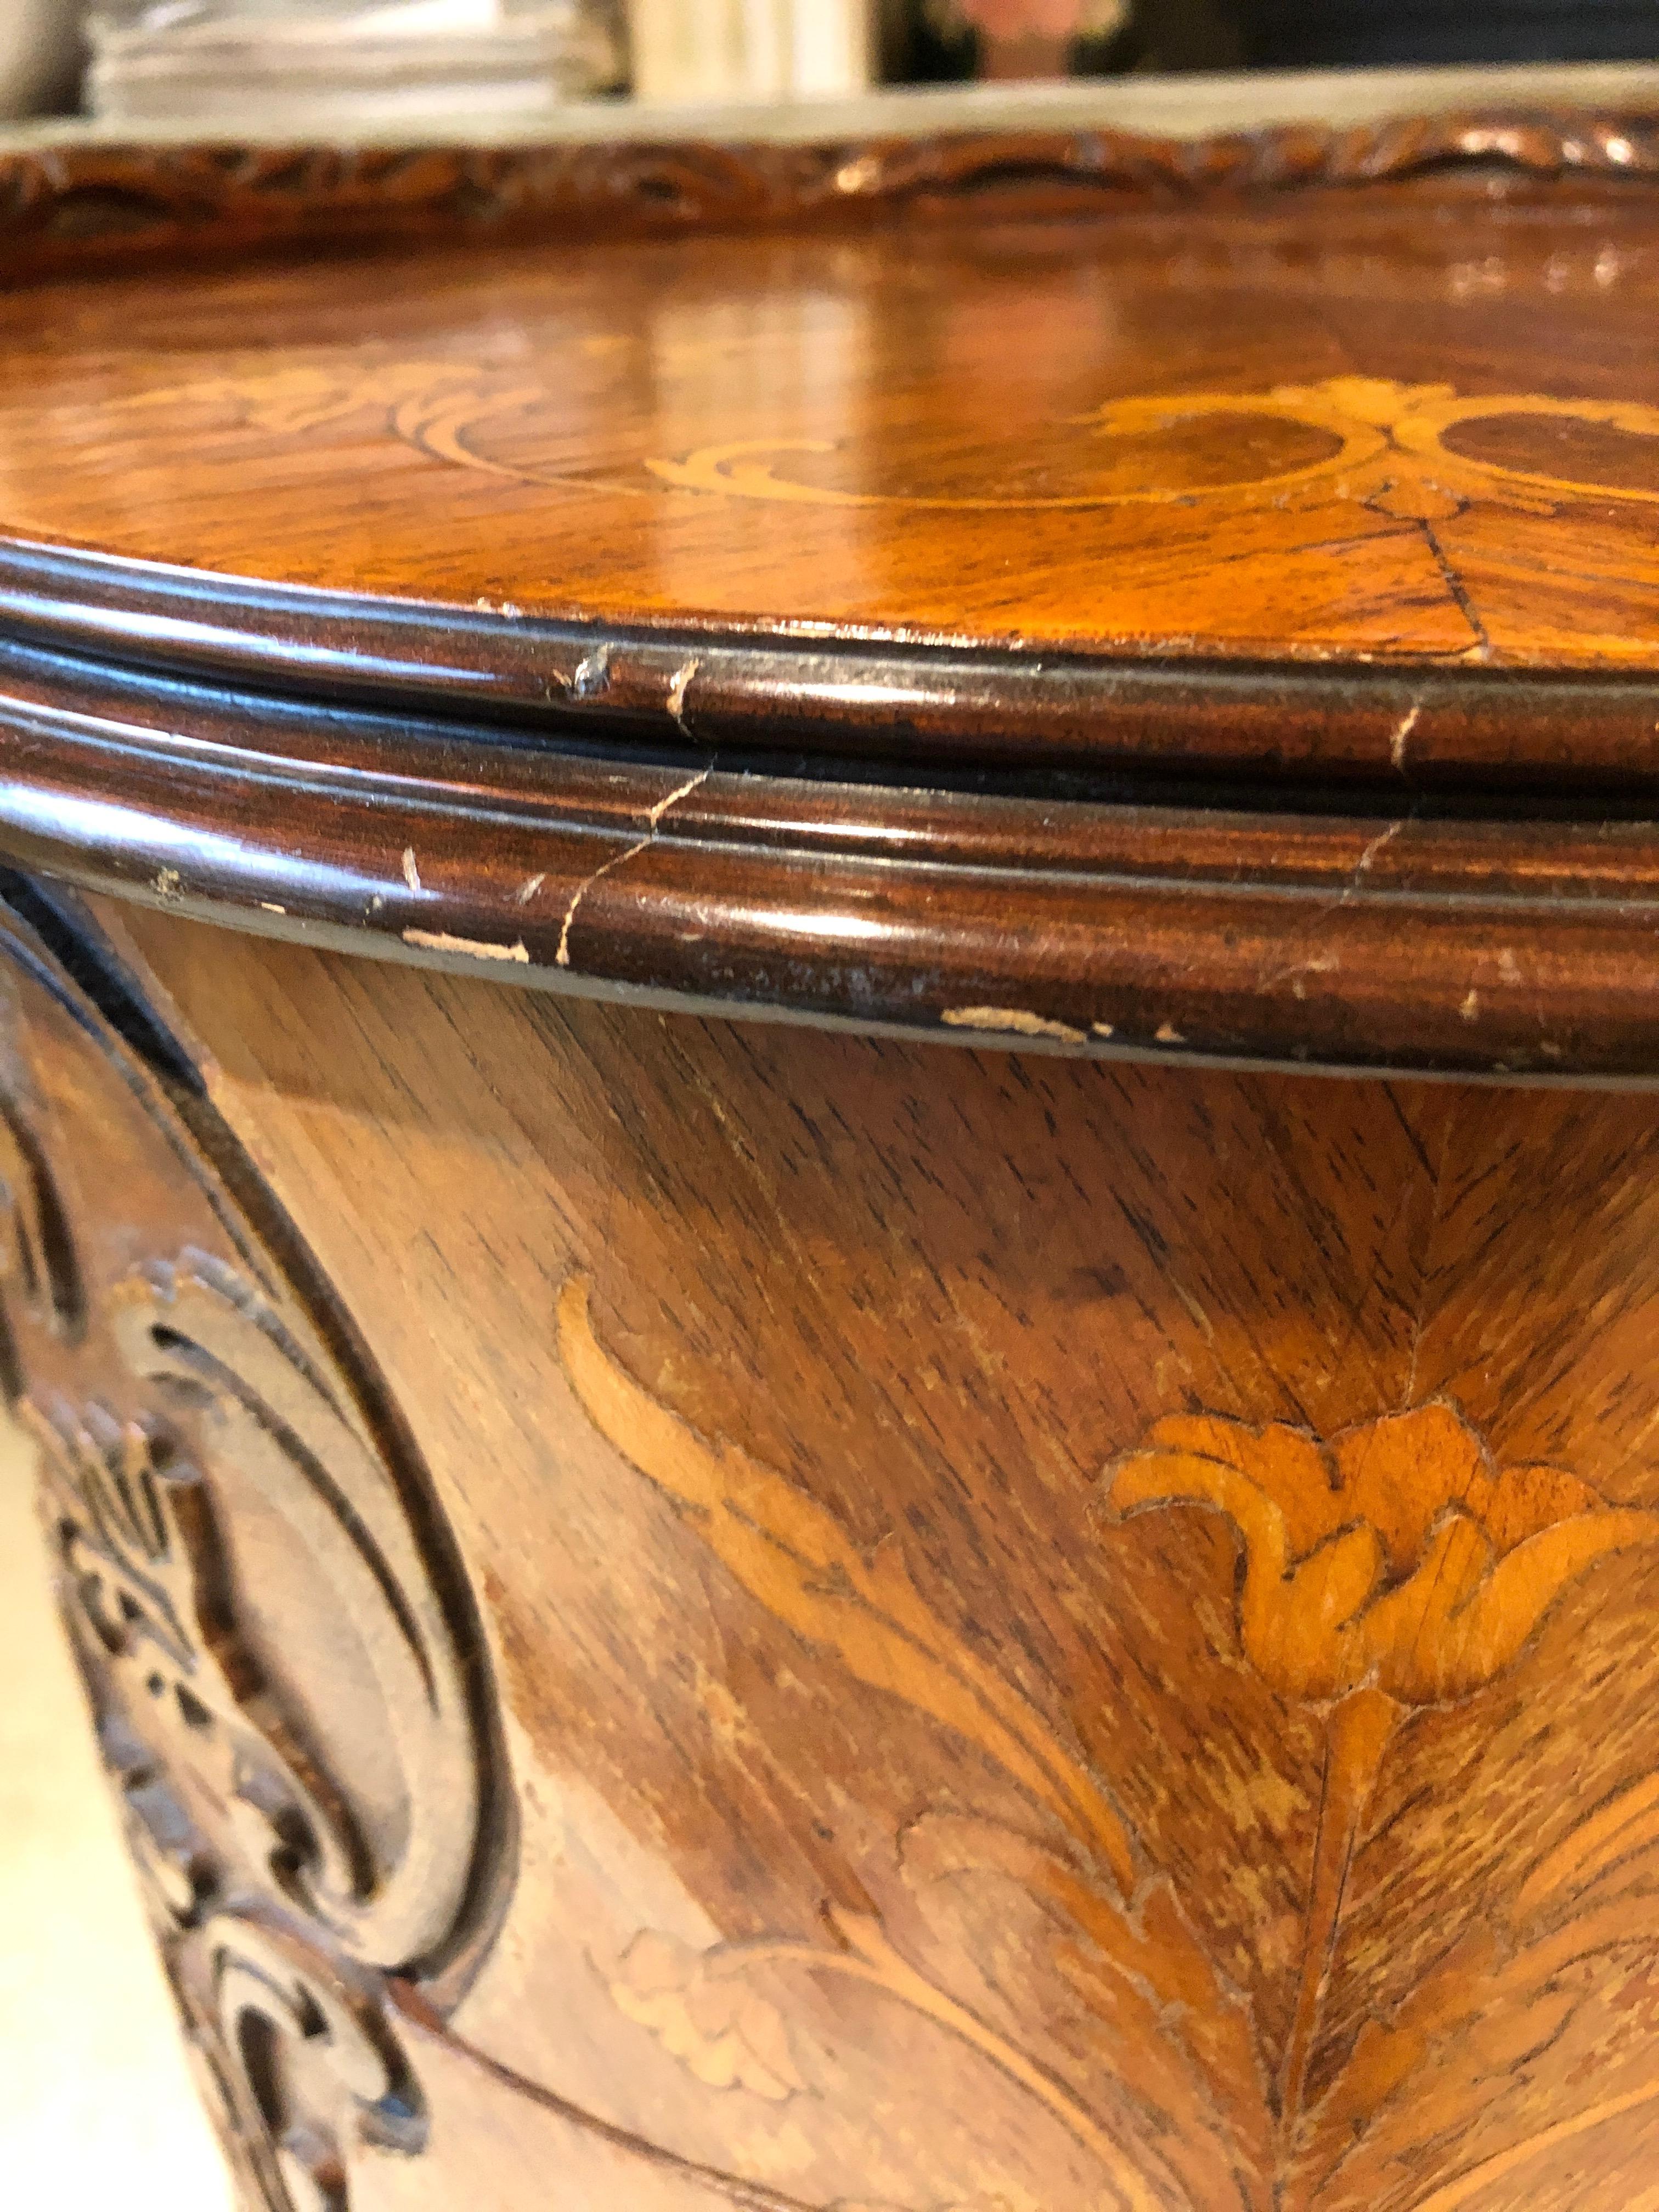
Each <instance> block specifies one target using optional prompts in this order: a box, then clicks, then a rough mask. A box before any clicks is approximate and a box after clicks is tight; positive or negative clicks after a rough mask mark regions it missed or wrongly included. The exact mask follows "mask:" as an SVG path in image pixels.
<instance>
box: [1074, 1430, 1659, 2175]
mask: <svg viewBox="0 0 1659 2212" xmlns="http://www.w3.org/2000/svg"><path fill="white" fill-rule="evenodd" d="M1107 1494H1108V1497H1109V1500H1110V1502H1111V1504H1112V1505H1113V1507H1114V1508H1115V1509H1116V1510H1118V1511H1120V1512H1122V1513H1133V1512H1137V1511H1145V1510H1147V1509H1149V1508H1152V1507H1156V1506H1169V1505H1175V1504H1197V1505H1203V1506H1206V1507H1209V1508H1211V1509H1212V1510H1214V1511H1216V1512H1218V1513H1222V1514H1225V1516H1226V1517H1227V1518H1228V1519H1229V1520H1230V1521H1231V1522H1232V1523H1233V1524H1234V1526H1235V1527H1236V1528H1237V1530H1238V1531H1239V1534H1241V1536H1242V1537H1243V1541H1244V1554H1245V1556H1244V1579H1243V1588H1242V1589H1241V1591H1240V1595H1239V1605H1238V1620H1239V1636H1240V1640H1241V1642H1242V1643H1243V1647H1244V1654H1245V1656H1246V1657H1247V1658H1248V1659H1249V1662H1250V1664H1251V1665H1252V1666H1253V1667H1254V1668H1255V1670H1256V1672H1257V1673H1258V1674H1261V1676H1262V1677H1263V1679H1264V1680H1266V1681H1267V1682H1268V1683H1270V1684H1271V1685H1272V1686H1273V1689H1274V1690H1275V1691H1277V1692H1278V1693H1279V1696H1280V1697H1281V1698H1283V1699H1285V1701H1286V1702H1287V1703H1290V1704H1297V1703H1305V1704H1311V1705H1318V1706H1321V1707H1322V1708H1324V1709H1325V1710H1326V1712H1327V1720H1326V1744H1327V1751H1326V1763H1325V1789H1324V1802H1323V1804H1322V1808H1321V1814H1320V1824H1319V1840H1318V1844H1317V1846H1316V1852H1315V1858H1314V1875H1313V1887H1312V1892H1311V1894H1310V1899H1309V1910H1308V1918H1307V1929H1306V1941H1305V1943H1304V1953H1303V1964H1302V1975H1301V1985H1300V1988H1299V1990H1298V1993H1297V2010H1296V2016H1295V2022H1294V2025H1293V2027H1292V2029H1291V2039H1290V2042H1289V2045H1288V2046H1287V2048H1286V2051H1285V2059H1284V2064H1283V2069H1282V2072H1281V2075H1280V2081H1279V2123H1280V2128H1281V2131H1282V2132H1283V2133H1285V2134H1286V2135H1293V2133H1294V2130H1295V2129H1296V2127H1297V2123H1298V2122H1299V2120H1300V2118H1301V2116H1302V2109H1303V2103H1304V2095H1305V2092H1306V2087H1307V2069H1308V2058H1309V2052H1310V2045H1311V2042H1312V2038H1313V2034H1314V2031H1315V2028H1316V2025H1317V2021H1318V2016H1319V2007H1320V2000H1321V1996H1322V1992H1323V1990H1324V1987H1325V1983H1326V1979H1327V1977H1328V1973H1329V1971H1330V1963H1331V1954H1332V1951H1333V1948H1334V1944H1335V1941H1336V1932H1337V1926H1338V1923H1339V1921H1340V1917H1341V1911H1342V1894H1343V1890H1344V1887H1345V1885H1346V1878H1347V1871H1348V1866H1349V1863H1350V1861H1351V1859H1352V1854H1353V1848H1354V1844H1355V1840H1356V1838H1357V1836H1358V1831H1359V1826H1360V1823H1361V1822H1362V1820H1364V1814H1365V1809H1366V1807H1367V1805H1368V1804H1369V1802H1370V1796H1371V1792H1372V1790H1373V1789H1374V1787H1375V1785H1376V1778H1377V1774H1378V1771H1379V1770H1380V1768H1381V1766H1382V1763H1383V1755H1384V1753H1385V1752H1386V1751H1387V1749H1388V1747H1389V1741H1390V1740H1391V1738H1392V1737H1393V1735H1394V1734H1395V1729H1396V1727H1397V1726H1398V1724H1399V1723H1400V1720H1401V1717H1402V1715H1403V1714H1404V1713H1405V1712H1407V1711H1409V1710H1410V1709H1411V1708H1413V1707H1414V1706H1419V1705H1439V1704H1449V1703H1453V1702H1455V1701H1457V1700H1459V1699H1465V1698H1468V1697H1472V1696H1473V1695H1474V1693H1475V1692H1476V1691H1478V1690H1480V1689H1481V1688H1483V1687H1484V1686H1485V1685H1486V1683H1488V1682H1490V1681H1491V1680H1492V1679H1493V1677H1494V1676H1495V1675H1497V1674H1499V1673H1501V1672H1502V1670H1503V1669H1504V1668H1506V1667H1508V1666H1510V1664H1512V1663H1513V1662H1514V1661H1515V1660H1516V1658H1517V1657H1518V1656H1519V1655H1520V1653H1521V1651H1522V1650H1523V1649H1524V1647H1525V1645H1526V1644H1527V1643H1528V1640H1529V1639H1530V1638H1531V1637H1532V1635H1533V1634H1534V1631H1535V1630H1536V1629H1537V1627H1538V1626H1539V1623H1540V1622H1541V1620H1542V1619H1543V1617H1544V1614H1545V1613H1546V1612H1547V1609H1548V1607H1550V1605H1551V1604H1552V1603H1553V1601H1554V1600H1555V1599H1556V1598H1557V1597H1558V1596H1559V1595H1560V1594H1561V1592H1562V1591H1563V1590H1564V1589H1565V1588H1566V1587H1567V1585H1568V1584H1569V1583H1572V1582H1574V1581H1576V1580H1577V1577H1579V1576H1580V1575H1582V1574H1583V1572H1584V1571H1586V1569H1587V1568H1589V1566H1591V1565H1593V1564H1594V1563H1595V1560H1597V1559H1601V1558H1602V1557H1603V1556H1604V1555H1605V1554H1606V1553H1609V1552H1617V1551H1622V1550H1624V1549H1625V1548H1626V1547H1627V1546H1629V1545H1632V1544H1640V1543H1650V1542H1651V1541H1653V1540H1654V1538H1655V1537H1656V1536H1659V1514H1653V1513H1647V1512H1641V1511H1635V1510H1628V1509H1620V1508H1618V1507H1613V1506H1608V1505H1606V1504H1603V1503H1602V1501H1601V1498H1598V1497H1597V1496H1596V1494H1595V1492H1594V1491H1593V1490H1592V1489H1591V1488H1590V1487H1589V1484H1588V1483H1584V1482H1581V1481H1579V1480H1578V1479H1577V1477H1576V1476H1574V1475H1571V1474H1566V1473H1565V1471H1564V1470H1563V1469H1561V1468H1553V1467H1543V1466H1526V1467H1508V1468H1497V1467H1495V1466H1494V1465H1493V1463H1492V1458H1491V1455H1489V1454H1488V1452H1487V1451H1486V1448H1485V1446H1484V1445H1483V1444H1482V1443H1481V1441H1480V1438H1479V1437H1477V1436H1476V1435H1475V1433H1474V1431H1473V1430H1472V1429H1471V1428H1469V1427H1468V1425H1467V1423H1466V1422H1464V1421H1463V1420H1462V1419H1461V1418H1460V1417H1459V1415H1458V1414H1457V1413H1455V1411H1454V1410H1453V1408H1452V1407H1449V1406H1446V1405H1429V1406H1421V1407H1414V1408H1413V1410H1412V1411H1410V1412H1408V1413H1398V1414H1393V1415H1389V1416H1388V1417H1385V1418H1384V1419H1381V1420H1376V1421H1368V1422H1365V1423H1364V1424H1363V1425H1361V1426H1359V1427H1358V1428H1353V1429H1349V1430H1346V1431H1344V1432H1343V1433H1342V1434H1341V1435H1340V1436H1339V1437H1335V1438H1334V1439H1333V1440H1332V1441H1331V1442H1330V1443H1320V1442H1319V1441H1318V1440H1317V1439H1316V1438H1315V1437H1310V1436H1309V1435H1308V1434H1307V1433H1306V1432H1305V1431H1303V1430H1300V1429H1293V1428H1289V1427H1287V1426H1285V1425H1284V1424H1283V1423H1279V1422H1275V1423H1273V1424H1272V1425H1269V1426H1267V1427H1266V1428H1263V1429H1252V1428H1249V1427H1248V1426H1246V1425H1244V1424H1243V1422H1240V1421H1229V1420H1222V1419H1216V1418H1214V1417H1213V1416H1211V1415H1207V1414H1199V1415H1186V1414H1176V1415H1172V1416H1170V1418H1169V1419H1164V1420H1161V1421H1159V1422H1158V1423H1156V1424H1155V1425H1154V1426H1153V1428H1152V1431H1151V1433H1150V1435H1149V1436H1148V1437H1147V1440H1146V1444H1145V1446H1144V1447H1143V1448H1142V1449H1139V1450H1138V1451H1133V1452H1130V1453H1127V1454H1126V1455H1124V1457H1123V1458H1122V1459H1121V1460H1119V1461H1118V1462H1115V1465H1114V1466H1113V1468H1111V1469H1110V1470H1109V1478H1108V1493H1107Z"/></svg>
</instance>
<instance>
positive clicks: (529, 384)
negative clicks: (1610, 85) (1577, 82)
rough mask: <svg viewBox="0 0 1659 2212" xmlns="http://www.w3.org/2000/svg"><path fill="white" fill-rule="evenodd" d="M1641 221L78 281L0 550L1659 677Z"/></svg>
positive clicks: (700, 253)
mask: <svg viewBox="0 0 1659 2212" xmlns="http://www.w3.org/2000/svg"><path fill="white" fill-rule="evenodd" d="M1656 255H1659V214H1656V200H1655V197H1654V194H1653V191H1652V189H1651V187H1650V186H1649V185H1645V184H1644V183H1643V182H1641V181H1640V180H1639V179H1630V180H1626V181H1624V182H1620V181H1617V180H1597V179H1579V180H1576V181H1575V180H1569V181H1565V182H1560V183H1548V182H1539V181H1528V180H1524V179H1523V180H1522V181H1521V182H1520V183H1518V184H1516V183H1514V182H1512V181H1510V180H1509V179H1506V178H1504V176H1502V175H1494V176H1486V175H1482V174H1477V175H1475V176H1474V177H1473V178H1472V179H1466V180H1464V181H1463V182H1462V183H1461V184H1460V183H1459V182H1458V181H1457V180H1456V179H1454V180H1453V181H1452V182H1451V183H1448V182H1447V181H1446V180H1445V179H1443V178H1441V177H1440V176H1438V175H1437V174H1435V175H1431V176H1429V177H1427V178H1423V179H1416V180H1414V181H1413V180H1407V181H1405V182H1389V181H1386V180H1385V181H1382V182H1377V183H1375V184H1369V185H1365V187H1364V189H1363V190H1328V191H1309V192H1305V193H1298V194H1296V195H1293V196H1291V197H1289V198H1285V199H1279V200H1277V201H1274V200H1272V199H1269V200H1267V202H1265V203H1263V202H1257V201H1252V200H1249V199H1246V200H1245V202H1244V203H1243V204H1238V203H1237V202H1236V201H1229V200H1223V201H1221V202H1218V203H1215V204H1210V203H1205V204H1200V205H1195V206H1185V207H1182V208H1180V209H1178V210H1176V209H1168V210H1165V209H1161V208H1153V209H1146V208H1129V209H1125V210H1121V211H1118V212H1116V213H1115V214H1113V215H1112V216H1110V217H1109V218H1101V219H1096V220H1093V221H1089V222H1048V223H1046V224H1042V225H1035V224H1030V225H1024V226H1021V225H1018V224H1008V223H999V222H995V221H987V220H986V219H985V218H984V216H983V213H982V211H981V215H980V216H979V218H978V219H977V220H975V221H973V222H967V223H963V224H959V225H957V226H954V227H952V228H948V229H932V230H928V231H926V232H917V231H914V230H907V229H903V228H897V229H892V228H889V229H883V230H879V231H877V232H874V233H872V234H865V235H859V236H848V237H836V238H825V237H817V236H813V235H811V234H805V235H793V236H786V237H772V236H769V237H749V238H732V237H720V236H712V235H711V236H703V237H700V238H699V239H697V240H696V241H695V243H694V244H690V245H688V244H687V243H686V242H684V241H680V242H670V243H653V242H651V241H648V240H641V241H635V242H632V243H629V242H617V241H611V242H608V243H606V244H605V245H604V246H597V245H590V246H582V245H579V244H574V243H572V244H564V245H560V246H554V247H549V246H537V247H534V248H520V249H517V250H514V249H511V248H507V247H498V246H487V245H483V244H480V245H477V246H469V247H466V248H456V247H451V248H448V249H438V250H434V251H431V252H427V253H425V254H423V255H422V258H420V260H419V262H418V264H416V266H417V268H418V274H417V275H416V274H414V273H412V270H411V264H409V263H408V262H407V261H405V260H400V259H399V258H396V257H392V258H377V259H374V260H373V261H370V262H367V263H364V262H358V263H348V264H339V263H332V264H330V263H320V264H319V263H315V262H313V263H309V264H303V265H299V266H289V267H283V268H259V267H244V268H240V269H235V270H228V271H221V272H218V273H212V272H209V271H201V270H192V271H182V270H181V271H178V272H174V273H172V274H170V275H169V276H168V277H167V281H166V282H165V283H160V284H158V283H153V282H152V281H151V280H150V279H149V277H148V276H131V277H125V278H123V277H112V278H111V279H110V280H108V281H106V282H101V283H88V284H82V285H81V286H78V287H77V286H76V285H75V284H73V283H61V284H58V285H55V286H53V287H52V288H50V289H47V290H45V291H39V290H35V291H26V292H20V293H17V294H15V295H13V296H12V298H11V299H10V301H9V302H8V303H7V304H6V305H5V307H3V309H0V520H3V524H4V526H5V532H6V534H7V536H8V537H9V538H12V539H21V540H24V541H46V542H52V543H56V544H64V545H68V546H71V547H80V548H83V549H88V550H95V551H97V552H99V553H101V554H106V555H112V556H119V557H120V558H121V559H122V560H124V561H131V562H151V563H154V562H161V563H168V564H174V565H178V566H182V567H184V568H189V569H192V570H199V571H205V572H209V573H210V574H224V575H226V576H228V577H231V578H240V579H251V580H257V581H263V582H265V583H268V584H278V585H293V584H301V585H306V586H314V587H318V588H319V589H321V590H324V591H326V592H333V593H341V592H347V593H350V594H352V595H355V596H357V597H359V598H362V597H370V598H380V599H386V598H390V599H394V600H397V601H408V600H412V601H416V602H418V603H441V604H442V605H451V606H456V607H460V608H465V609H467V610H469V611H473V612H477V611H483V612H485V613H487V614H488V615H489V616H490V617H492V623H491V624H490V627H491V628H493V629H495V630H496V631H499V632H501V633H504V634H510V633H511V631H512V629H513V625H514V624H515V623H518V622H520V621H521V620H524V619H526V618H534V617H559V618H566V619H581V620H585V621H588V622H591V623H611V624H621V625H636V626H637V625H641V624H644V625H647V626H649V625H653V624H659V623H660V624H669V625H678V626H679V627H681V628H685V627H687V626H690V628H692V629H704V630H708V631H710V632H714V633H716V634H720V635H729V634H730V633H732V631H734V630H736V631H738V632H740V633H748V634H755V633H769V634H776V633H779V632H782V633H786V634H787V635H788V636H789V637H790V638H791V639H792V640H793V641H796V642H797V644H798V645H799V644H802V643H804V641H806V640H809V639H811V638H813V637H816V636H820V635H823V636H827V635H841V636H846V635H848V634H851V635H857V636H861V637H863V636H870V637H882V638H898V639H915V640H919V641H921V640H927V641H954V642H956V643H957V644H959V645H971V644H975V643H978V644H986V643H995V644H997V645H999V646H1001V647H1009V646H1016V647H1018V651H1019V653H1021V654H1022V655H1024V656H1030V655H1032V654H1038V655H1040V654H1042V653H1046V652H1048V651H1050V650H1066V651H1073V652H1080V653H1095V654H1111V655H1114V656H1125V655H1127V656H1130V657H1141V656H1148V655H1151V656H1157V657H1168V656H1175V657H1176V658H1178V659H1192V658H1194V657H1195V656H1196V657H1199V658H1205V657H1213V658H1216V659H1222V660H1226V661H1231V662H1249V661H1252V660H1260V659H1264V658H1265V659H1273V660H1285V659H1314V660H1328V659H1343V660H1347V661H1353V660H1373V659H1381V660H1383V661H1395V662H1397V661H1400V660H1407V659H1408V660H1412V661H1415V662H1421V663H1428V664H1434V665H1459V664H1466V663H1467V664H1472V665H1482V666H1485V665H1547V666H1551V667H1556V668H1570V667H1597V666H1601V667H1610V668H1612V667H1620V668H1641V669H1651V667H1652V666H1653V665H1654V663H1655V660H1656V658H1659V621H1656V608H1659V567H1656V564H1655V559H1654V555H1653V550H1652V548H1653V533H1654V517H1655V514H1656V513H1659V507H1656V501H1659V475H1656V463H1655V454H1656V453H1659V368H1656V363H1655V356H1654V349H1653V347H1652V345H1651V343H1650V316H1649V313H1648V307H1647V301H1648V298H1649V295H1650V289H1651V283H1652V274H1653V269H1654V266H1655V261H1656ZM1016 340H1017V342H1016ZM131 586H132V588H133V589H134V590H136V591H137V592H138V593H139V594H140V601H139V604H141V603H142V594H143V591H144V590H145V589H146V587H147V586H148V587H151V588H153V580H151V579H149V578H148V577H146V576H145V575H143V574H138V575H137V576H135V577H134V578H132V579H131ZM428 622H429V623H431V624H432V625H433V626H435V627H436V628H439V629H441V626H442V624H441V617H437V616H430V617H428ZM128 627H129V629H130V630H131V632H132V633H133V635H134V637H135V638H140V639H142V638H143V637H144V636H145V635H146V624H145V623H144V621H143V619H142V618H141V617H137V616H135V617H134V618H133V619H132V620H131V622H130V623H129V625H128ZM149 632H150V635H149V642H151V643H152V644H160V643H161V638H160V637H159V636H158V635H155V624H154V623H151V624H150V625H149ZM289 658H290V659H292V660H294V661H296V662H297V661H299V660H301V659H303V653H302V651H301V647H300V644H299V641H295V645H294V647H292V648H291V650H290V653H289ZM281 661H282V656H281V654H280V653H279V654H277V655H276V660H275V663H274V665H277V666H280V665H281ZM584 681H585V684H586V689H587V690H590V691H592V690H603V689H604V687H605V681H606V675H605V665H604V660H603V656H602V655H601V656H599V657H598V658H596V659H592V661H590V663H589V664H588V665H587V671H586V677H585V679H584ZM893 737H894V744H895V750H900V751H902V745H903V738H902V728H896V729H895V731H894V732H893Z"/></svg>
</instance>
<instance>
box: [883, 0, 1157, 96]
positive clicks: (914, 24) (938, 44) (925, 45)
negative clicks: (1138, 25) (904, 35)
mask: <svg viewBox="0 0 1659 2212" xmlns="http://www.w3.org/2000/svg"><path fill="white" fill-rule="evenodd" d="M1136 51H1137V47H1136V40H1135V34H1134V30H1133V22H1132V17H1131V6H1130V0H917V4H916V5H915V7H914V8H913V9H912V10H911V19H910V23H909V27H908V40H905V41H904V51H903V54H902V60H901V62H900V65H899V66H900V73H902V75H903V76H906V77H908V78H910V79H912V80H913V81H915V80H920V81H921V82H940V81H950V80H953V79H955V80H961V79H966V78H970V77H984V78H990V79H994V80H998V81H1000V82H1008V81H1009V80H1011V79H1015V78H1027V79H1030V78H1036V79H1042V78H1054V77H1065V76H1116V75H1119V74H1121V72H1122V71H1123V70H1126V69H1127V68H1128V67H1129V66H1130V64H1131V63H1132V62H1133V58H1134V56H1135V52H1136Z"/></svg>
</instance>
